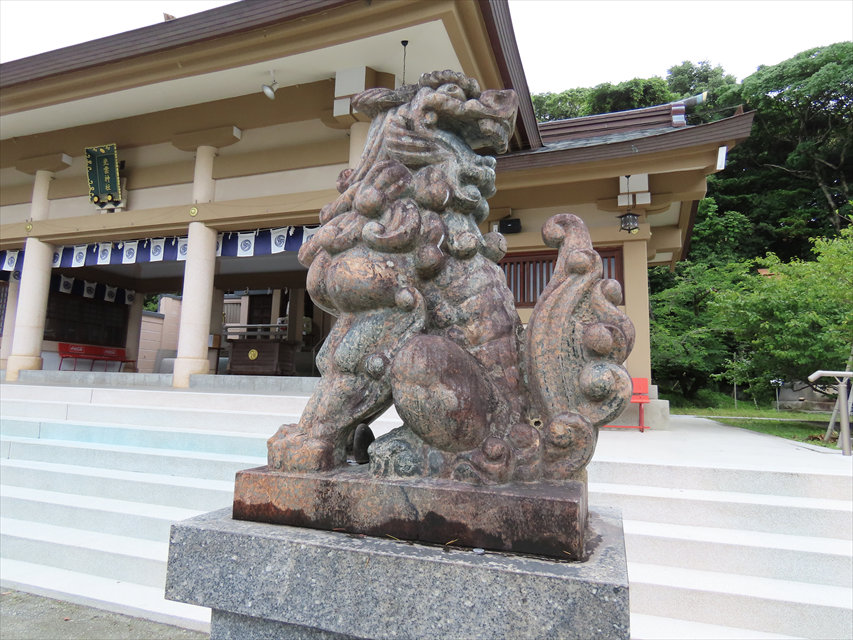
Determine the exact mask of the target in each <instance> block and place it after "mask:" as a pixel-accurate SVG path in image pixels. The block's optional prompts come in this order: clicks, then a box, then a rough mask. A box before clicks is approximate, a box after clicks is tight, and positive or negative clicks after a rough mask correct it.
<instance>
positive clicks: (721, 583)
mask: <svg viewBox="0 0 853 640" xmlns="http://www.w3.org/2000/svg"><path fill="white" fill-rule="evenodd" d="M672 423H673V424H680V425H681V427H680V429H676V430H674V431H670V432H654V431H652V432H646V433H644V434H639V433H637V432H628V433H613V432H603V433H602V437H601V442H600V446H599V450H598V451H597V453H596V456H595V458H594V459H593V462H592V463H591V464H590V467H589V478H590V484H589V492H590V503H591V504H608V505H613V506H618V507H620V508H621V509H622V515H623V518H624V528H625V544H626V549H627V556H628V574H629V578H630V585H631V591H630V594H631V630H632V637H633V638H635V640H639V639H641V638H649V639H651V638H672V639H676V638H693V639H699V638H709V639H711V638H714V639H716V638H790V637H796V638H828V639H830V638H831V639H834V638H850V637H853V588H851V587H853V478H851V466H850V459H849V458H843V457H842V456H841V455H840V452H838V451H832V450H827V449H820V448H818V447H812V446H809V445H798V444H797V443H793V442H790V441H784V440H781V439H778V438H772V437H770V436H764V435H762V434H756V433H752V432H748V431H745V430H740V429H731V428H728V427H722V426H719V425H716V426H714V423H711V422H710V421H707V420H700V419H695V418H693V419H691V418H688V417H678V416H674V417H673V418H672ZM709 425H711V427H713V428H709ZM691 427H692V428H693V429H691ZM713 432H716V434H717V436H718V437H717V439H716V440H714V439H709V441H708V442H705V441H704V437H703V436H711V435H713ZM679 437H680V439H681V446H680V447H678V448H679V451H667V450H666V449H667V448H668V447H670V446H672V442H671V441H672V439H673V438H679ZM723 438H732V441H731V442H730V443H729V445H730V446H732V447H735V448H736V449H735V454H730V455H725V454H726V451H725V449H726V443H724V442H721V441H720V440H721V439H723ZM617 441H618V442H617ZM691 449H692V451H691ZM746 451H749V453H750V455H751V458H752V459H749V457H748V456H744V459H738V455H741V454H744V453H745V452H746ZM631 458H633V459H634V460H636V461H632V460H631ZM703 460H704V461H703ZM671 461H677V462H676V463H675V464H673V463H672V462H671Z"/></svg>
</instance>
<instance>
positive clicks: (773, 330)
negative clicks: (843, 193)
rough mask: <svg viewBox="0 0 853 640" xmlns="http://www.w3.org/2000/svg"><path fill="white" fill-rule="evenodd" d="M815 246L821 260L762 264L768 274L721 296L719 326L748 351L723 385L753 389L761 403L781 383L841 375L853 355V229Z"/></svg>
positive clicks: (729, 365) (714, 309)
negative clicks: (826, 372)
mask: <svg viewBox="0 0 853 640" xmlns="http://www.w3.org/2000/svg"><path fill="white" fill-rule="evenodd" d="M813 244H814V250H815V253H816V254H817V259H816V260H811V261H805V260H799V259H795V260H792V261H790V262H783V261H781V260H779V258H778V257H777V256H775V255H772V254H770V255H768V256H767V257H766V258H761V259H758V260H756V261H754V263H752V264H754V265H756V266H757V267H759V268H762V269H764V270H766V271H764V272H763V274H756V275H750V276H749V277H746V278H744V279H743V280H742V281H741V282H740V283H737V284H736V285H735V286H731V287H726V288H725V289H720V290H719V291H717V292H716V294H715V295H714V300H713V302H712V303H711V305H710V309H709V312H710V313H713V314H714V316H715V319H714V320H712V321H711V324H712V325H714V326H718V327H722V326H725V327H728V328H730V331H731V334H732V336H733V337H734V338H735V340H736V341H737V343H738V345H739V347H740V349H739V352H738V353H736V354H733V355H732V356H731V357H730V358H728V359H727V361H726V363H725V366H724V367H723V369H722V371H721V373H722V376H721V377H723V378H724V379H728V380H731V381H735V380H737V381H739V382H741V383H743V382H746V383H747V384H748V385H749V387H750V388H751V389H752V392H753V395H761V394H762V392H765V393H766V392H767V390H768V389H769V381H770V380H771V379H773V378H781V379H783V380H787V381H804V380H806V379H807V378H808V376H809V374H811V373H812V372H814V371H816V370H818V369H834V370H841V369H843V368H844V365H845V362H846V360H847V357H848V355H849V354H850V351H851V347H853V267H852V266H851V265H853V228H851V227H848V228H846V229H844V230H842V232H841V233H840V235H839V236H838V237H836V238H831V239H829V238H819V239H816V240H815V241H814V243H813Z"/></svg>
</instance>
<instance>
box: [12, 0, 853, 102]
mask: <svg viewBox="0 0 853 640" xmlns="http://www.w3.org/2000/svg"><path fill="white" fill-rule="evenodd" d="M230 1H232V0H218V1H209V0H87V1H82V0H58V1H57V0H0V62H8V61H10V60H15V59H18V58H22V57H27V56H31V55H35V54H37V53H42V52H44V51H50V50H53V49H58V48H61V47H64V46H68V45H71V44H77V43H79V42H85V41H88V40H94V39H96V38H100V37H103V36H107V35H112V34H114V33H121V32H124V31H129V30H131V29H136V28H139V27H143V26H147V25H151V24H156V23H158V22H162V21H163V13H168V14H171V15H174V16H176V17H183V16H186V15H189V14H191V13H196V12H198V11H205V10H207V9H212V8H214V7H218V6H222V5H224V4H229V2H230ZM422 1H426V2H428V1H429V0H422ZM472 1H473V0H472ZM510 10H511V12H512V19H513V24H514V27H515V35H516V40H517V41H518V47H519V51H520V53H521V59H522V62H523V64H524V69H525V72H526V74H527V82H528V85H529V87H530V91H531V92H532V93H542V92H545V91H554V92H558V91H562V90H564V89H569V88H573V87H590V86H594V85H596V84H599V83H602V82H611V83H617V82H622V81H624V80H630V79H631V78H637V77H639V78H648V77H651V76H655V75H657V76H661V77H666V70H667V69H668V68H669V67H671V66H673V65H676V64H679V63H681V62H682V61H684V60H690V61H692V62H699V61H701V60H708V61H709V62H711V63H712V64H713V65H717V64H719V65H721V66H722V67H723V68H724V69H725V70H726V72H727V73H730V74H732V75H734V76H735V77H737V78H738V80H743V79H744V78H745V77H746V76H748V75H749V74H751V73H752V72H753V71H755V70H756V68H757V67H758V66H759V65H762V64H765V65H773V64H776V63H778V62H781V61H782V60H786V59H788V58H790V57H792V56H793V55H794V54H796V53H799V52H800V51H804V50H806V49H810V48H812V47H817V46H822V45H828V44H832V43H834V42H841V41H843V40H853V0H510ZM93 16H98V19H93ZM46 17H48V18H49V19H45V18H46Z"/></svg>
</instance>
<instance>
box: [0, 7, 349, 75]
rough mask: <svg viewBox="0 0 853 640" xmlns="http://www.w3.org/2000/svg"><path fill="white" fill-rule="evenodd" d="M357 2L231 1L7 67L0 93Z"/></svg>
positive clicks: (0, 72) (3, 69)
mask: <svg viewBox="0 0 853 640" xmlns="http://www.w3.org/2000/svg"><path fill="white" fill-rule="evenodd" d="M358 1H359V0H290V1H289V2H234V3H232V4H228V5H225V6H222V7H217V8H216V9H210V10H208V11H202V12H200V13H196V14H193V15H189V16H185V17H183V18H177V19H175V20H169V21H168V22H162V23H158V24H153V25H149V26H146V27H141V28H139V29H133V30H131V31H126V32H124V33H119V34H116V35H112V36H107V37H105V38H99V39H97V40H91V41H89V42H83V43H81V44H76V45H72V46H69V47H63V48H61V49H56V50H54V51H48V52H46V53H40V54H38V55H34V56H30V57H28V58H21V59H20V60H13V61H11V62H6V63H5V64H2V65H0V89H6V88H9V87H13V86H16V85H19V84H25V83H28V82H34V81H38V80H44V79H47V78H50V77H53V76H58V75H62V74H66V73H72V72H77V71H83V70H85V69H91V68H93V67H98V66H102V65H104V64H114V63H116V62H121V61H125V60H129V59H131V58H136V57H139V56H144V55H151V54H156V53H159V52H162V51H168V50H172V49H176V48H178V47H182V46H188V45H193V44H197V43H200V42H204V41H207V40H212V39H215V38H219V37H224V36H232V35H235V34H238V33H241V32H244V31H251V30H254V29H259V28H263V27H265V26H267V25H271V24H278V23H281V22H287V21H290V20H297V19H299V18H304V17H306V16H309V15H312V14H316V13H321V12H324V11H328V10H330V9H335V8H337V7H340V6H343V5H347V4H352V3H355V2H358Z"/></svg>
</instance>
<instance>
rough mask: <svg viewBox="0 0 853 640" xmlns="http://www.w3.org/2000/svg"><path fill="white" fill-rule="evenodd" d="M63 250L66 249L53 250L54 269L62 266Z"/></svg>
mask: <svg viewBox="0 0 853 640" xmlns="http://www.w3.org/2000/svg"><path fill="white" fill-rule="evenodd" d="M62 249H64V247H56V249H54V250H53V268H54V269H56V268H57V267H60V266H62Z"/></svg>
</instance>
